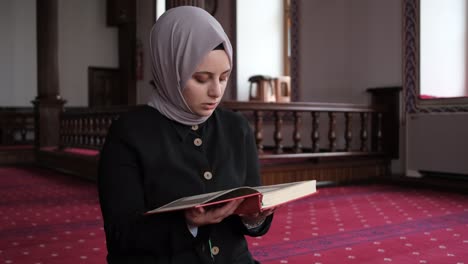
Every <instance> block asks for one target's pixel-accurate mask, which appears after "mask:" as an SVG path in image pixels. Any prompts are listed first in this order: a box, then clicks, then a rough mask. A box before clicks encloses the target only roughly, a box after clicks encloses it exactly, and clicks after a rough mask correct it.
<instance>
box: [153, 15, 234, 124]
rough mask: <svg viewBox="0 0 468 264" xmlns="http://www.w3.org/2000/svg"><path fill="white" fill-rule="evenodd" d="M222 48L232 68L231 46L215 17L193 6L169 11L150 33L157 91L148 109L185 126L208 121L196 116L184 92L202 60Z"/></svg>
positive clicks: (203, 117)
mask: <svg viewBox="0 0 468 264" xmlns="http://www.w3.org/2000/svg"><path fill="white" fill-rule="evenodd" d="M219 44H223V46H224V50H225V51H226V53H227V55H228V57H229V60H230V63H231V67H232V64H233V62H232V46H231V43H230V41H229V39H228V37H227V35H226V33H225V32H224V30H223V28H222V27H221V25H220V24H219V23H218V21H217V20H216V19H215V18H214V17H213V16H211V15H210V14H209V13H208V12H206V11H205V10H203V9H201V8H198V7H193V6H181V7H176V8H172V9H169V10H168V11H166V12H165V13H164V14H163V15H162V16H161V17H160V18H159V19H158V20H157V21H156V23H155V25H154V26H153V29H152V30H151V36H150V46H151V62H152V72H153V80H154V84H155V89H154V92H153V94H152V96H151V99H150V101H149V102H148V105H150V106H151V107H154V108H156V109H157V110H158V111H159V112H160V113H161V114H163V115H164V116H166V117H167V118H169V119H171V120H174V121H177V122H179V123H182V124H185V125H197V124H201V123H203V122H205V121H206V120H207V119H208V118H209V117H206V116H199V115H197V114H195V113H193V112H192V111H191V110H190V108H189V107H188V105H187V103H186V102H185V99H184V97H183V95H182V91H183V89H184V87H185V84H186V82H187V81H188V80H189V79H190V78H191V76H192V74H193V73H194V71H195V69H196V67H197V66H198V64H199V63H200V62H201V60H202V59H203V58H204V57H205V55H206V54H208V53H209V52H210V51H212V50H213V49H214V48H215V47H216V46H218V45H219Z"/></svg>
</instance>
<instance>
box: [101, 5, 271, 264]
mask: <svg viewBox="0 0 468 264" xmlns="http://www.w3.org/2000/svg"><path fill="white" fill-rule="evenodd" d="M151 49H152V54H151V56H152V66H153V67H152V70H153V78H154V86H155V90H154V94H153V96H152V98H151V101H150V103H149V104H148V106H143V107H141V108H140V109H138V110H134V111H132V112H129V113H127V114H124V115H123V116H121V118H119V120H117V121H115V122H114V123H113V124H112V126H111V128H110V130H109V134H108V136H107V139H106V144H105V146H104V148H103V150H102V152H101V159H100V166H99V179H98V188H99V198H100V203H101V209H102V213H103V218H104V227H105V233H106V239H107V247H108V256H107V260H108V263H183V264H186V263H229V264H232V263H242V264H245V263H256V262H255V261H254V259H253V257H252V256H251V254H250V252H249V250H248V247H247V243H246V240H245V238H244V235H249V236H259V235H263V234H265V233H266V232H267V230H268V229H269V226H270V223H271V220H272V211H268V212H266V213H263V214H261V215H242V216H239V215H235V214H233V212H234V210H235V209H236V208H237V206H238V205H239V203H240V202H242V201H233V202H230V203H227V204H226V205H224V206H222V207H219V208H214V209H210V210H204V209H191V210H186V211H182V212H171V213H163V214H155V215H147V216H144V215H143V213H144V212H146V211H148V210H150V209H154V208H156V207H159V206H161V205H164V204H166V203H168V202H170V201H172V200H175V199H178V198H180V197H184V196H189V195H195V194H200V193H207V192H213V191H219V190H223V189H230V188H234V187H238V186H243V185H250V186H257V185H260V177H259V168H258V158H257V153H256V147H255V142H254V138H253V134H252V131H251V129H250V126H249V124H248V122H247V121H246V120H245V119H244V118H243V117H242V116H241V115H240V114H236V113H233V112H231V111H227V110H223V109H219V108H217V106H218V104H219V102H220V100H221V98H222V96H223V94H224V90H225V88H226V84H227V81H228V79H229V74H230V73H231V69H232V64H233V62H232V47H231V44H230V42H229V39H228V38H227V36H226V34H225V33H224V31H223V29H222V27H221V25H220V24H219V23H218V22H217V21H216V20H215V19H214V18H213V17H212V16H211V15H209V14H208V13H207V12H206V11H204V10H203V9H200V8H196V7H188V6H184V7H178V8H173V9H170V10H169V11H167V12H166V13H165V14H163V15H162V16H161V17H160V18H159V19H158V21H157V22H156V24H155V26H154V27H153V29H152V31H151Z"/></svg>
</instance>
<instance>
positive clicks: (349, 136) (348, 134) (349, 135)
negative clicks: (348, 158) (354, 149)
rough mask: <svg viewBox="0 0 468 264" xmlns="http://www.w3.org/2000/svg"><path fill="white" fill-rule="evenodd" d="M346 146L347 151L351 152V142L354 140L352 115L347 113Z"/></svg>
mask: <svg viewBox="0 0 468 264" xmlns="http://www.w3.org/2000/svg"><path fill="white" fill-rule="evenodd" d="M345 122H346V128H345V144H346V147H345V149H346V151H351V140H352V139H353V134H352V129H351V113H349V112H346V113H345Z"/></svg>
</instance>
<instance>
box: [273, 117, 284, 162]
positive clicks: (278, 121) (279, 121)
mask: <svg viewBox="0 0 468 264" xmlns="http://www.w3.org/2000/svg"><path fill="white" fill-rule="evenodd" d="M282 129H283V114H282V113H281V112H279V111H275V134H274V140H275V153H276V154H281V153H283V145H282V144H281V141H283V135H282V133H281V130H282Z"/></svg>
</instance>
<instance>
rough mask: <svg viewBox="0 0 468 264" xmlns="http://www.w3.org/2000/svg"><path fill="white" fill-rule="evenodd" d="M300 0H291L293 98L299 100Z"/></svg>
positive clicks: (295, 100)
mask: <svg viewBox="0 0 468 264" xmlns="http://www.w3.org/2000/svg"><path fill="white" fill-rule="evenodd" d="M299 7H300V4H299V0H291V11H290V12H291V65H290V66H291V100H292V101H294V102H298V101H300V99H301V92H300V91H301V90H300V87H299V69H300V63H299V48H300V45H299V26H300V25H299V15H300V13H299V12H300V8H299Z"/></svg>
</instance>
